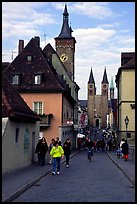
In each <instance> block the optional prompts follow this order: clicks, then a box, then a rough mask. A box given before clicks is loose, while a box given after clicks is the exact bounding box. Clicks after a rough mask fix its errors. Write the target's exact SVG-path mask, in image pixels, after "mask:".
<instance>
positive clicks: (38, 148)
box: [35, 138, 42, 164]
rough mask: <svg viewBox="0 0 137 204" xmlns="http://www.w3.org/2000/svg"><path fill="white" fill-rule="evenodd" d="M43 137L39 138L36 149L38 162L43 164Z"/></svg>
mask: <svg viewBox="0 0 137 204" xmlns="http://www.w3.org/2000/svg"><path fill="white" fill-rule="evenodd" d="M41 139H42V138H39V141H38V143H37V145H36V149H35V153H36V154H37V157H38V164H41V155H40V144H41Z"/></svg>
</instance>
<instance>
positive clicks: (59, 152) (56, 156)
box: [50, 140, 64, 175]
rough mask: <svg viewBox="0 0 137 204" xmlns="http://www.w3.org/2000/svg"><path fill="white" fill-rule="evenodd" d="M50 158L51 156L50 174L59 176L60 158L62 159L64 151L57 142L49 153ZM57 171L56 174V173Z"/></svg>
mask: <svg viewBox="0 0 137 204" xmlns="http://www.w3.org/2000/svg"><path fill="white" fill-rule="evenodd" d="M50 156H52V165H53V166H52V169H53V171H52V174H53V175H55V174H56V173H57V175H59V174H60V164H61V158H63V157H64V150H63V148H62V146H60V145H59V143H58V141H57V140H56V141H55V143H54V145H53V147H52V149H51V151H50ZM56 170H57V172H56Z"/></svg>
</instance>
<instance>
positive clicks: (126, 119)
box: [125, 116, 129, 140]
mask: <svg viewBox="0 0 137 204" xmlns="http://www.w3.org/2000/svg"><path fill="white" fill-rule="evenodd" d="M128 123H129V118H128V116H126V117H125V125H126V140H127V126H128Z"/></svg>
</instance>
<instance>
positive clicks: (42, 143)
mask: <svg viewBox="0 0 137 204" xmlns="http://www.w3.org/2000/svg"><path fill="white" fill-rule="evenodd" d="M47 151H48V144H47V142H46V139H45V137H42V139H41V140H39V142H38V144H37V146H36V151H35V152H36V153H38V155H39V164H40V165H41V166H44V165H45V156H46V153H47Z"/></svg>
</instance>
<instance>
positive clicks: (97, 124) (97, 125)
mask: <svg viewBox="0 0 137 204" xmlns="http://www.w3.org/2000/svg"><path fill="white" fill-rule="evenodd" d="M96 127H99V119H98V118H97V119H96Z"/></svg>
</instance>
